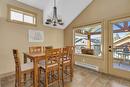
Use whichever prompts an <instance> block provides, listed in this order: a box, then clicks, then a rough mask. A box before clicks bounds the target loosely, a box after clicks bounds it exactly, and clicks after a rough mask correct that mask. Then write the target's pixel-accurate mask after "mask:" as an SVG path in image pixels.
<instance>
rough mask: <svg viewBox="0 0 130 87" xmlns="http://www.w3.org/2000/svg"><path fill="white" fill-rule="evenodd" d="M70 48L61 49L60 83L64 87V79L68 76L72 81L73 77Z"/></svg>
mask: <svg viewBox="0 0 130 87" xmlns="http://www.w3.org/2000/svg"><path fill="white" fill-rule="evenodd" d="M71 51H72V50H71V49H70V48H68V47H66V48H63V49H62V62H61V66H62V67H61V68H62V84H63V87H64V80H65V79H68V78H70V80H71V81H72V77H73V67H72V56H71Z"/></svg>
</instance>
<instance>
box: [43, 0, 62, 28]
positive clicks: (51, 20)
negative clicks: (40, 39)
mask: <svg viewBox="0 0 130 87" xmlns="http://www.w3.org/2000/svg"><path fill="white" fill-rule="evenodd" d="M45 23H46V24H48V25H49V24H52V25H53V26H57V24H58V25H63V24H64V23H63V22H62V19H61V18H58V16H57V7H56V0H54V7H53V16H52V17H50V18H48V19H47V20H46V22H45Z"/></svg>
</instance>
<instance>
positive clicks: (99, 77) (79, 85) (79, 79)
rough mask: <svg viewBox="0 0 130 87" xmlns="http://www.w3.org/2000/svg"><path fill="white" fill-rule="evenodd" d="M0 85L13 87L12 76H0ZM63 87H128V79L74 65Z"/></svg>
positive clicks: (129, 85)
mask: <svg viewBox="0 0 130 87" xmlns="http://www.w3.org/2000/svg"><path fill="white" fill-rule="evenodd" d="M1 87H15V86H14V76H9V77H5V78H2V79H1ZM56 87H57V86H56ZM65 87H130V81H128V80H125V79H121V78H117V77H113V76H108V75H104V74H101V73H97V72H94V71H91V70H89V69H85V68H82V67H78V66H76V67H75V69H74V78H73V81H72V82H69V81H67V82H66V83H65Z"/></svg>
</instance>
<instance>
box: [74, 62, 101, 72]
mask: <svg viewBox="0 0 130 87" xmlns="http://www.w3.org/2000/svg"><path fill="white" fill-rule="evenodd" d="M75 65H78V66H82V67H85V68H89V69H92V70H95V71H99V67H98V66H96V65H92V64H87V63H81V62H75Z"/></svg>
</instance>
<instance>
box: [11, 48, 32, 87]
mask: <svg viewBox="0 0 130 87" xmlns="http://www.w3.org/2000/svg"><path fill="white" fill-rule="evenodd" d="M13 56H14V60H15V73H16V74H15V87H23V85H24V84H25V83H26V80H24V78H23V77H24V74H27V73H30V72H33V63H32V62H31V63H25V64H21V63H20V58H19V54H18V50H16V49H13Z"/></svg>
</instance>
